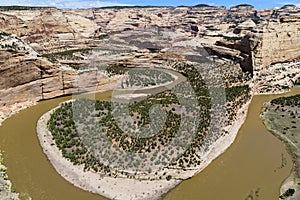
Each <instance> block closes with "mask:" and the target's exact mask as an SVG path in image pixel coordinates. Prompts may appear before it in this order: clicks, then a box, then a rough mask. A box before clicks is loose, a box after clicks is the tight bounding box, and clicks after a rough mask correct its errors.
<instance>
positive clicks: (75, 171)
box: [36, 97, 252, 200]
mask: <svg viewBox="0 0 300 200" xmlns="http://www.w3.org/2000/svg"><path fill="white" fill-rule="evenodd" d="M251 100H252V97H251V98H250V100H249V101H248V102H247V103H246V104H244V105H243V106H242V107H241V108H240V109H239V110H238V112H237V120H236V121H234V122H233V123H232V125H231V126H227V127H225V129H226V130H227V131H228V132H229V134H226V135H225V136H222V137H220V138H219V139H218V140H217V141H215V142H214V145H213V146H211V148H210V150H209V151H207V152H206V154H205V155H204V157H203V158H202V160H203V162H202V163H201V164H200V165H199V167H198V168H197V169H192V170H187V171H185V172H183V171H180V172H181V174H179V175H178V173H177V172H178V171H177V170H173V169H168V174H171V175H173V177H174V178H173V179H171V180H169V181H167V180H165V179H164V180H153V181H144V180H134V179H125V178H119V177H117V178H112V177H106V176H105V177H104V176H101V175H100V174H98V173H94V172H90V171H87V172H84V170H83V168H84V167H83V165H81V166H78V165H73V164H72V163H71V162H70V161H69V160H67V159H66V158H64V157H63V156H62V153H61V151H60V150H59V149H58V147H57V146H56V145H55V142H54V140H53V138H52V134H51V132H50V131H49V130H48V128H47V122H48V120H49V119H50V115H51V113H52V112H53V111H54V110H55V109H56V108H54V109H52V110H50V111H48V112H47V113H45V114H44V115H43V116H42V117H41V118H40V119H39V120H38V123H37V126H36V131H37V135H38V138H39V142H40V145H41V146H42V149H43V152H44V154H46V156H47V158H48V160H49V161H50V162H51V164H52V165H53V166H54V168H55V169H56V171H57V172H58V173H59V174H60V175H61V176H62V177H63V178H64V179H66V180H67V181H68V182H70V183H71V184H73V185H75V186H77V187H79V188H81V189H84V190H86V191H89V192H92V193H97V194H100V195H102V196H105V197H108V198H110V199H149V200H151V199H158V198H160V197H161V196H162V195H163V194H165V193H167V192H168V191H169V190H171V189H172V188H174V187H175V186H176V185H177V184H179V183H180V182H181V181H182V180H184V179H187V178H190V177H192V176H194V175H196V174H198V173H199V172H201V171H202V170H203V169H205V168H206V167H207V166H208V165H209V164H210V163H211V162H212V161H213V160H214V159H216V158H217V157H218V156H220V155H221V154H222V153H224V152H225V151H226V150H227V148H229V147H230V146H231V144H232V143H233V142H234V140H235V138H236V136H237V134H238V131H239V129H240V127H241V126H242V125H243V123H244V121H245V119H246V116H247V112H248V107H249V105H250V102H251Z"/></svg>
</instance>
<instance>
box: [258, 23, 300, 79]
mask: <svg viewBox="0 0 300 200" xmlns="http://www.w3.org/2000/svg"><path fill="white" fill-rule="evenodd" d="M299 27H300V21H299V22H298V21H295V22H288V23H287V22H279V21H277V22H274V21H269V22H268V23H267V24H266V25H265V26H264V27H263V29H262V32H261V33H260V34H259V37H260V39H259V40H260V43H259V45H258V48H257V49H256V51H255V52H253V55H254V57H253V65H254V70H255V71H256V72H257V74H259V72H260V71H261V70H263V69H264V68H266V67H268V66H270V65H272V64H276V63H284V62H288V61H293V60H295V59H297V58H299V57H300V31H299Z"/></svg>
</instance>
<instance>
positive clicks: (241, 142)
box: [0, 87, 300, 200]
mask: <svg viewBox="0 0 300 200" xmlns="http://www.w3.org/2000/svg"><path fill="white" fill-rule="evenodd" d="M299 93H300V88H299V87H298V88H294V89H293V90H292V91H291V92H289V93H286V94H284V95H266V96H255V97H254V98H253V100H252V102H251V104H250V109H249V112H248V116H247V119H246V121H245V123H244V125H243V126H242V128H241V129H240V131H239V133H238V136H237V138H236V140H235V142H234V143H233V144H232V145H231V147H230V148H229V149H228V150H227V151H226V152H225V153H224V154H222V155H221V156H219V157H218V158H217V159H216V160H215V161H213V162H212V163H211V164H210V165H209V166H208V167H207V168H206V169H205V170H203V171H202V172H201V173H199V174H198V175H196V176H194V177H193V178H191V179H189V180H186V181H184V182H182V183H181V184H180V185H178V186H177V187H176V188H175V189H173V190H172V191H170V192H169V193H168V194H167V195H165V197H163V199H164V200H177V199H178V200H189V199H190V200H199V199H204V200H244V199H247V198H248V197H249V199H261V200H273V199H278V196H279V187H280V185H281V183H282V182H283V181H284V179H285V178H286V177H287V176H288V175H289V173H290V171H291V168H292V162H291V158H290V156H289V155H288V154H287V151H286V150H285V147H284V145H283V143H282V142H280V141H279V140H278V139H277V138H275V137H274V136H273V135H272V134H271V133H269V132H268V131H267V130H266V129H265V127H264V126H263V123H262V122H261V121H260V118H259V113H260V109H261V107H262V105H263V103H264V102H266V101H270V100H271V99H273V98H277V97H279V96H290V95H293V94H299ZM110 95H111V93H110V92H105V93H102V94H101V95H100V96H99V98H104V99H107V98H109V97H110ZM70 98H71V97H62V98H56V99H52V100H47V101H43V102H40V103H38V104H37V105H36V106H33V107H31V108H28V109H26V110H23V111H21V112H20V113H18V114H16V115H14V116H13V117H11V118H9V119H8V120H6V121H5V122H4V123H3V125H2V126H1V127H0V149H1V150H2V151H3V156H4V163H5V165H6V166H7V167H8V171H7V172H8V175H9V178H10V179H11V181H12V183H13V186H14V188H15V189H16V190H17V192H19V193H20V194H21V199H28V197H29V196H30V197H32V199H33V200H103V199H105V198H104V197H101V196H99V195H95V194H91V193H89V192H85V191H83V190H81V189H79V188H77V187H75V186H73V185H71V184H70V183H68V182H67V181H65V180H64V179H63V178H62V177H61V176H60V175H59V174H58V173H57V172H56V171H55V169H54V168H53V167H52V165H51V164H50V162H49V161H48V160H47V158H46V156H45V155H44V154H43V151H42V149H41V147H40V145H39V142H38V138H37V136H36V131H35V128H36V123H37V120H38V119H39V117H40V116H41V115H43V114H44V113H45V112H47V111H48V110H50V109H52V108H54V107H56V106H58V104H59V103H60V102H63V101H66V100H68V99H70ZM250 196H252V197H253V198H250Z"/></svg>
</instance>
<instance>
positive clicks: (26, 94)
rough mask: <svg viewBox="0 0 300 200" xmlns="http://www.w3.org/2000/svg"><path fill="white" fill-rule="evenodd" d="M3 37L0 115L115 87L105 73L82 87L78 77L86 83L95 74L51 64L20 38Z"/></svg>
mask: <svg viewBox="0 0 300 200" xmlns="http://www.w3.org/2000/svg"><path fill="white" fill-rule="evenodd" d="M1 34H2V35H1ZM0 35H1V38H0V44H1V48H0V73H1V76H0V115H4V116H9V115H10V114H11V113H13V112H14V111H16V110H20V109H23V108H24V107H26V106H30V105H33V104H34V103H35V102H37V101H40V100H44V99H50V98H54V97H58V96H62V95H68V94H73V93H76V92H83V91H84V89H86V88H93V89H94V91H95V90H101V89H103V88H104V87H108V86H110V85H113V84H112V82H113V81H114V80H115V78H109V77H108V75H106V74H98V75H97V77H95V79H92V80H93V81H92V82H89V83H87V84H86V83H85V84H82V85H79V84H78V83H77V82H76V81H78V78H81V80H84V79H83V78H82V77H84V76H89V77H91V76H94V74H95V71H93V70H88V71H84V72H82V71H76V70H74V69H72V68H70V67H68V66H62V65H61V64H58V63H56V64H55V63H52V62H50V61H49V60H47V59H46V58H42V57H39V56H38V54H37V53H36V52H35V51H34V50H33V49H32V48H30V47H29V46H28V45H25V44H24V43H23V42H22V41H21V40H19V39H18V37H16V36H11V35H7V34H4V33H0ZM83 74H84V76H83ZM94 86H97V88H95V87H94ZM77 88H78V90H76V89H77ZM16 105H18V106H17V108H16ZM0 121H1V119H0Z"/></svg>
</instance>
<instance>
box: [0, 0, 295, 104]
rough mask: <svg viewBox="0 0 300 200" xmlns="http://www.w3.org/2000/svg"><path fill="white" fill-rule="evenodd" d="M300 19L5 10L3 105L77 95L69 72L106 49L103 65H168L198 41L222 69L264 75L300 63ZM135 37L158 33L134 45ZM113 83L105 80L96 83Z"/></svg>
mask: <svg viewBox="0 0 300 200" xmlns="http://www.w3.org/2000/svg"><path fill="white" fill-rule="evenodd" d="M299 13H300V8H299V7H297V6H291V5H289V6H284V7H282V8H279V9H267V10H260V11H256V10H255V9H254V7H253V6H250V5H239V6H234V7H231V8H230V9H229V10H227V9H226V8H225V7H222V6H221V7H216V6H207V5H197V6H194V7H145V8H118V7H116V8H106V9H96V8H95V9H77V10H72V9H64V10H59V9H55V8H49V9H35V10H22V11H17V10H10V11H1V12H0V30H2V31H4V32H5V33H4V32H3V33H0V40H1V43H0V45H1V48H0V73H1V76H0V94H1V98H0V105H8V104H11V105H12V104H14V103H18V102H19V103H20V102H23V101H28V100H29V101H31V100H32V101H38V100H41V99H48V98H53V97H56V96H61V95H66V94H71V93H72V92H73V89H74V81H75V80H74V79H75V77H76V76H77V75H78V72H77V71H76V70H73V69H72V68H70V67H69V66H73V67H74V66H75V67H83V68H84V67H85V66H86V65H88V62H87V59H89V56H90V55H89V50H90V49H98V50H97V51H98V55H96V56H97V57H101V61H100V62H101V63H102V65H118V66H135V65H138V64H143V63H156V64H161V63H163V60H164V59H167V58H166V54H164V53H163V52H164V48H165V47H168V46H171V45H174V44H175V43H176V42H180V41H183V40H186V39H193V38H194V39H195V40H197V41H198V42H200V43H201V44H203V46H204V47H205V49H206V50H207V52H209V53H210V54H211V55H216V56H218V58H219V60H222V62H223V61H224V62H227V61H228V60H231V61H232V62H234V63H235V64H236V63H238V64H239V65H240V66H241V68H242V69H243V70H244V71H249V72H252V73H254V75H255V76H259V74H261V73H262V71H263V70H264V69H268V67H269V66H270V65H273V64H276V63H282V62H287V61H293V60H294V59H297V58H299V57H300V31H299V27H300V15H299ZM131 30H133V31H134V30H139V31H141V33H140V34H143V33H142V32H143V30H152V32H153V33H155V34H152V35H149V36H148V35H144V37H143V38H141V39H136V40H134V38H135V37H137V36H135V35H133V33H132V32H130V31H131ZM160 31H171V32H172V33H173V34H174V35H180V36H178V37H177V36H176V38H175V39H174V41H172V42H170V43H168V42H167V43H166V42H165V41H162V42H158V40H157V38H158V37H154V36H153V35H157V36H159V34H160ZM6 33H7V34H6ZM9 34H15V35H16V36H10V35H9ZM172 37H173V36H170V38H172ZM107 41H109V42H108V43H107V44H106V43H105V42H107ZM113 41H114V42H113ZM128 41H130V42H131V43H129V42H128ZM124 42H125V43H129V44H132V45H131V46H135V48H133V47H131V46H130V45H129V46H126V45H125V46H124ZM112 43H114V45H112ZM154 44H155V45H154ZM157 44H159V45H157ZM113 48H114V49H113ZM99 49H100V50H99ZM105 49H113V51H115V52H119V53H117V54H111V53H107V52H106V50H105ZM66 50H72V51H74V50H76V52H74V53H70V52H67V51H66ZM77 50H78V51H77ZM120 51H123V52H124V53H120ZM54 53H57V54H54ZM39 54H44V55H43V57H46V58H43V57H39ZM45 54H47V55H46V56H45ZM53 57H55V59H53ZM47 58H48V59H47ZM50 61H51V62H50ZM97 64H98V63H97ZM91 73H92V72H91ZM109 81H110V79H108V77H107V76H105V75H103V77H101V81H99V80H98V78H97V79H95V82H93V84H95V83H99V84H100V85H101V84H109ZM91 84H92V83H91Z"/></svg>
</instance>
